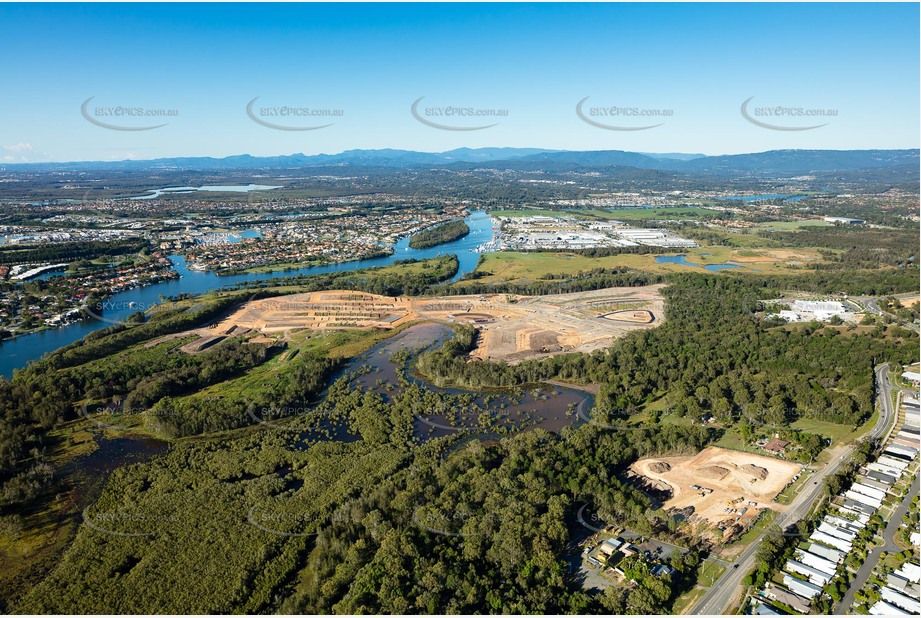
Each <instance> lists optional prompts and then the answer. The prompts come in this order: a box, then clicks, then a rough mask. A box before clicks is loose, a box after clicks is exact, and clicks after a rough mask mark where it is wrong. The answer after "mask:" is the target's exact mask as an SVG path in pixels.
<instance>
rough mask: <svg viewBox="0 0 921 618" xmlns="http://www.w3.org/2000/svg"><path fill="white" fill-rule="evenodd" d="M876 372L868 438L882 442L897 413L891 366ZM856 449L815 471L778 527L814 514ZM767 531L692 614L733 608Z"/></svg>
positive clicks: (706, 595) (845, 451)
mask: <svg viewBox="0 0 921 618" xmlns="http://www.w3.org/2000/svg"><path fill="white" fill-rule="evenodd" d="M875 372H876V399H877V400H878V401H879V402H880V413H879V420H878V421H877V423H876V427H874V428H873V431H872V432H870V434H869V437H870V438H873V439H875V438H881V437H883V436H884V435H886V433H887V432H888V430H889V426H890V425H891V424H892V422H893V421H894V420H895V410H894V408H893V405H892V395H891V390H892V386H891V385H890V384H889V376H888V372H889V365H888V364H883V365H879V366H878V367H876V369H875ZM854 448H855V446H849V447H847V448H844V449H842V450H841V452H840V453H839V454H838V455H837V456H836V457H835V458H834V459H833V460H832V461H830V462H829V463H827V464H826V465H825V466H824V467H823V468H822V469H821V470H818V471H816V472H815V473H814V474H813V475H812V477H811V478H810V479H809V480H811V481H813V483H812V484H811V485H807V486H806V487H805V488H804V489H803V490H802V491H801V492H800V494H799V495H798V496H797V497H796V498H795V499H794V500H793V502H791V503H790V505H789V506H788V507H787V510H786V511H785V512H784V514H783V517H780V518H778V520H777V521H776V522H775V525H776V526H779V527H780V529H781V530H783V529H784V528H786V527H787V526H789V525H790V524H794V523H796V522H798V521H799V520H801V519H802V518H803V517H805V516H806V515H807V514H808V513H809V511H810V510H812V507H813V505H814V504H815V502H816V500H818V499H819V498H820V497H821V496H822V493H823V492H824V491H825V484H824V482H823V481H824V480H825V477H826V476H828V475H829V474H834V473H835V472H836V471H837V470H838V468H840V467H841V465H842V464H843V463H844V462H846V461H848V460H849V459H850V455H851V452H853V450H854ZM771 528H773V526H771ZM768 531H769V530H765V531H764V532H763V533H761V535H760V536H759V537H758V538H757V539H755V540H754V541H753V542H752V543H751V544H750V545H749V546H748V547H746V548H745V551H743V552H742V554H741V555H740V556H739V557H738V558H737V559H736V564H738V567H736V568H731V569H729V570H728V571H726V572H725V573H724V574H723V576H722V577H720V578H719V579H718V580H717V581H716V582H715V583H714V584H713V585H712V586H711V587H710V589H709V590H708V591H707V594H705V595H704V596H703V597H701V599H700V601H698V603H697V605H696V606H694V609H693V610H691V611H690V612H689V613H690V614H692V615H701V614H706V615H719V614H722V613H723V612H725V611H726V610H728V609H729V608H730V607H731V606H732V604H733V602H734V601H735V599H736V597H737V596H738V592H739V587H740V586H741V584H742V579H744V578H745V575H746V574H748V573H749V572H750V571H751V570H752V569H754V568H755V554H756V553H757V551H758V547H759V546H760V544H761V540H762V539H763V538H764V536H765V535H766V534H767V533H768Z"/></svg>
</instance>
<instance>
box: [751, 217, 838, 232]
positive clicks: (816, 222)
mask: <svg viewBox="0 0 921 618" xmlns="http://www.w3.org/2000/svg"><path fill="white" fill-rule="evenodd" d="M831 225H832V224H831V223H829V222H827V221H822V220H820V219H806V220H803V221H769V222H767V223H759V224H758V227H759V228H761V229H765V230H774V231H777V232H796V231H799V230H801V229H803V228H804V227H830V226H831Z"/></svg>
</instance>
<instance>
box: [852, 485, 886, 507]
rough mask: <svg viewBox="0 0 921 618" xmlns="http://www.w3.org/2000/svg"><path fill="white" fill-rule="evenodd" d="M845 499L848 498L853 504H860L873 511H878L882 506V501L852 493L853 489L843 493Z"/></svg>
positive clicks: (855, 492)
mask: <svg viewBox="0 0 921 618" xmlns="http://www.w3.org/2000/svg"><path fill="white" fill-rule="evenodd" d="M844 495H845V497H847V498H850V499H851V500H853V501H854V502H859V503H860V504H865V505H867V506H869V507H872V508H874V509H878V508H879V507H881V506H882V505H883V501H882V500H877V499H876V498H871V497H870V496H867V495H864V494H862V493H860V492H857V491H854V490H853V489H848V490H847V491H846V492H844Z"/></svg>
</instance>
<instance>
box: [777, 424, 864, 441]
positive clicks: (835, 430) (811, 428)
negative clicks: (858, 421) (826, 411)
mask: <svg viewBox="0 0 921 618" xmlns="http://www.w3.org/2000/svg"><path fill="white" fill-rule="evenodd" d="M790 427H792V428H793V429H799V430H800V431H805V432H808V433H814V434H818V435H820V436H822V437H823V438H830V439H831V441H832V444H837V443H838V442H839V441H841V439H842V438H844V437H845V436H849V435H850V434H851V433H853V431H854V427H853V425H839V424H838V423H829V422H827V421H817V420H815V419H811V418H801V419H799V420H798V421H796V422H795V423H793V424H791V425H790Z"/></svg>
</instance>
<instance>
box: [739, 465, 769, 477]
mask: <svg viewBox="0 0 921 618" xmlns="http://www.w3.org/2000/svg"><path fill="white" fill-rule="evenodd" d="M739 471H740V472H742V473H743V474H745V475H747V476H750V477H752V478H753V479H755V480H758V481H763V480H765V479H766V478H767V477H768V471H767V468H762V467H761V466H756V465H754V464H745V465H743V466H742V467H741V468H739Z"/></svg>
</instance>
